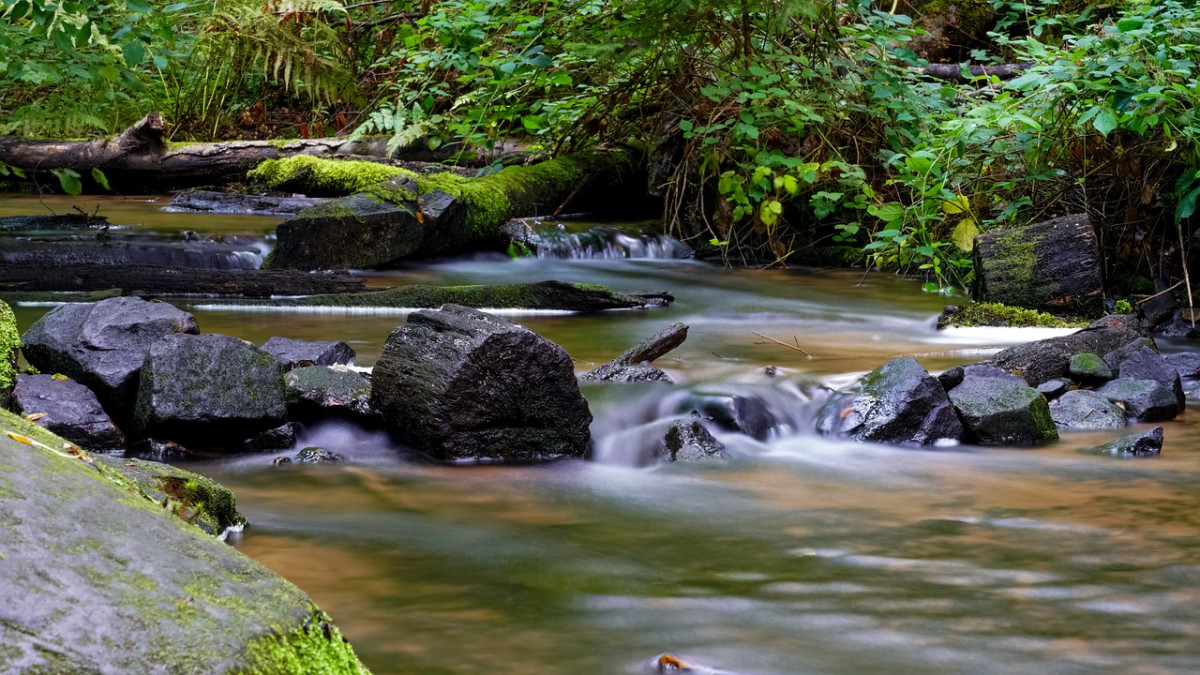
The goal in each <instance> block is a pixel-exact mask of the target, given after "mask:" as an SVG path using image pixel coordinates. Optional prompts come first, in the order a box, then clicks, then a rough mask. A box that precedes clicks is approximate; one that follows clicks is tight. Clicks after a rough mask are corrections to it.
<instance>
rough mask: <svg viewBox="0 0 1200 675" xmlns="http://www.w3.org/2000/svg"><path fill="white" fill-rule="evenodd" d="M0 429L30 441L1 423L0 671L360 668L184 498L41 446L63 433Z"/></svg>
mask: <svg viewBox="0 0 1200 675" xmlns="http://www.w3.org/2000/svg"><path fill="white" fill-rule="evenodd" d="M0 428H4V429H6V430H11V431H14V432H16V433H18V434H20V435H22V436H23V437H28V438H30V439H32V441H33V442H35V443H37V445H28V444H25V443H21V442H18V441H16V440H14V439H12V438H11V437H9V436H8V435H7V434H4V433H0V505H2V506H0V522H3V523H4V527H5V530H4V532H5V533H4V544H3V550H2V551H0V552H2V553H3V554H4V558H3V559H0V565H3V569H4V582H5V583H4V584H0V644H3V645H4V646H3V648H0V672H5V673H35V672H38V673H146V674H147V675H174V674H184V673H214V674H229V675H232V674H233V673H249V672H261V673H266V672H280V671H279V669H278V667H279V664H283V663H292V664H297V663H311V664H314V665H315V664H320V666H321V667H322V668H323V669H324V670H323V671H322V672H329V673H334V672H337V673H365V669H362V667H361V665H360V664H359V663H358V660H357V658H356V657H355V655H354V653H353V651H352V650H351V648H350V647H349V645H348V644H347V643H345V641H344V640H343V639H342V637H341V634H340V633H339V632H338V630H337V629H336V628H335V627H333V626H332V625H331V624H330V623H329V618H328V617H327V616H326V615H325V614H324V613H323V612H321V611H320V610H319V609H317V608H316V607H315V606H314V605H313V603H312V601H311V600H309V598H308V597H307V596H306V595H305V594H304V593H303V592H302V591H300V590H299V589H298V588H296V587H295V586H293V585H292V584H290V583H288V582H287V581H286V580H284V579H283V578H282V577H280V576H279V575H277V574H275V573H274V572H271V571H270V570H268V569H267V568H266V567H264V566H263V565H261V564H259V563H257V562H255V561H253V560H251V559H250V558H248V557H246V556H245V555H243V554H241V553H240V552H238V551H237V550H236V549H234V548H233V547H231V546H229V545H227V544H224V543H222V542H220V541H217V540H216V539H215V538H213V537H211V536H209V535H207V534H204V533H203V532H202V531H201V530H200V529H198V528H197V527H195V526H193V525H190V524H188V523H187V522H186V521H185V519H183V518H180V517H179V516H182V515H185V513H187V512H188V509H187V507H182V508H180V509H176V508H175V506H176V505H181V504H182V502H179V501H177V500H174V499H172V500H168V501H167V505H168V506H169V507H171V508H169V509H164V508H163V506H162V505H161V504H162V502H156V501H155V500H154V499H153V497H152V495H151V494H150V493H144V492H142V491H141V485H140V484H139V483H138V482H137V481H136V480H135V479H132V478H130V477H128V476H126V475H125V474H124V473H123V472H119V471H116V470H114V469H113V468H112V467H110V465H109V464H108V463H106V462H107V460H105V459H104V458H101V457H94V456H90V455H86V454H85V455H84V457H86V459H85V460H81V459H80V458H77V457H75V456H64V455H62V454H58V453H56V452H52V451H50V450H47V449H46V448H47V447H48V448H56V447H62V445H61V444H62V443H63V440H62V439H61V438H58V437H55V436H53V435H52V434H50V433H49V432H47V431H45V430H44V429H41V428H39V427H37V426H35V425H33V424H28V423H26V422H24V421H23V420H20V419H19V418H17V417H15V416H13V415H11V414H7V413H4V412H0ZM43 446H45V447H43ZM88 460H90V461H88ZM115 461H117V462H121V463H122V464H124V461H122V460H115ZM122 468H123V467H122ZM130 468H131V469H133V468H137V467H130ZM163 469H164V470H165V469H166V468H165V467H163ZM166 475H170V474H166ZM186 475H187V476H189V478H184V483H185V485H186V483H188V482H191V481H195V480H196V479H197V478H198V477H195V476H194V474H186ZM154 480H156V479H153V478H151V481H154ZM163 494H166V493H165V492H164V493H163Z"/></svg>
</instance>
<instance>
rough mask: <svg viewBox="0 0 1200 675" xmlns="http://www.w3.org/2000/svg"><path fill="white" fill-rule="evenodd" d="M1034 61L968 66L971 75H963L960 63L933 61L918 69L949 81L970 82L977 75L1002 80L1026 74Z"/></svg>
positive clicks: (928, 74)
mask: <svg viewBox="0 0 1200 675" xmlns="http://www.w3.org/2000/svg"><path fill="white" fill-rule="evenodd" d="M1032 65H1033V64H1032V63H1001V64H997V65H994V66H979V65H975V66H967V71H968V72H969V73H971V76H970V77H964V76H963V65H962V64H959V63H931V64H929V65H928V66H926V67H924V68H919V69H917V70H918V71H919V72H920V73H921V74H922V75H926V76H928V77H932V78H934V79H936V80H946V81H948V82H970V81H971V80H972V79H974V78H976V77H982V76H987V77H988V78H991V77H993V76H994V77H998V78H1000V79H1001V80H1011V79H1013V78H1015V77H1019V76H1021V75H1023V74H1025V71H1027V70H1029V68H1030V67H1031V66H1032Z"/></svg>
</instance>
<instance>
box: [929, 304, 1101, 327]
mask: <svg viewBox="0 0 1200 675" xmlns="http://www.w3.org/2000/svg"><path fill="white" fill-rule="evenodd" d="M947 326H967V327H969V326H1010V327H1013V328H1030V327H1041V328H1086V327H1087V326H1088V322H1086V321H1078V320H1073V319H1071V320H1069V319H1060V318H1059V317H1057V316H1054V315H1052V314H1047V313H1045V312H1039V311H1037V310H1033V309H1025V308H1023V307H1012V306H1010V305H1005V304H1001V303H999V302H973V303H971V304H969V305H964V306H961V307H959V306H954V305H951V306H948V307H946V309H945V311H943V312H942V315H941V317H939V318H938V328H945V327H947Z"/></svg>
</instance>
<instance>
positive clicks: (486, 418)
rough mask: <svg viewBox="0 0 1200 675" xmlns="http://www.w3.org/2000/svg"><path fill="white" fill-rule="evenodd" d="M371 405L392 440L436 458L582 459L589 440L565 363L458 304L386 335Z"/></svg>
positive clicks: (533, 337)
mask: <svg viewBox="0 0 1200 675" xmlns="http://www.w3.org/2000/svg"><path fill="white" fill-rule="evenodd" d="M371 402H372V405H373V407H374V408H375V409H376V410H378V411H379V413H380V414H381V415H382V416H383V420H384V423H385V425H386V426H387V427H388V429H389V430H390V431H391V432H392V433H393V434H394V435H395V436H396V437H397V439H398V440H400V441H401V442H403V443H406V444H408V445H409V446H411V447H413V448H415V449H417V450H421V451H423V452H426V453H428V454H430V455H432V456H433V457H435V458H437V459H442V460H479V459H499V460H512V461H534V460H548V459H556V458H561V457H583V456H584V454H585V453H586V452H587V449H588V446H589V443H590V434H589V432H588V426H589V425H590V424H591V421H592V414H591V412H590V411H589V410H588V405H587V401H585V400H584V398H583V395H582V394H580V393H579V384H578V383H577V382H576V380H575V371H574V367H573V365H572V363H571V357H570V356H568V355H567V353H566V352H565V351H563V349H562V348H561V347H559V346H558V345H556V344H554V343H553V342H550V341H549V340H547V339H545V338H543V337H541V336H540V335H538V334H537V333H534V332H533V331H531V330H529V329H528V328H525V327H523V326H518V325H516V324H514V323H511V322H509V321H506V320H504V319H501V318H499V317H495V316H492V315H490V314H485V313H483V312H480V311H478V310H473V309H469V308H466V307H460V306H457V305H445V306H443V307H442V308H441V309H440V310H423V311H420V312H415V313H413V314H412V315H410V316H409V318H408V323H406V324H403V325H401V326H399V327H397V328H396V330H394V331H393V332H392V334H391V335H390V336H389V337H388V339H387V343H386V344H385V345H384V348H383V355H382V356H381V357H380V359H379V361H378V363H377V364H376V366H375V370H374V373H373V377H372V392H371Z"/></svg>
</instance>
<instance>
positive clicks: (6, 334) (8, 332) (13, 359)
mask: <svg viewBox="0 0 1200 675" xmlns="http://www.w3.org/2000/svg"><path fill="white" fill-rule="evenodd" d="M20 348H21V334H20V333H19V332H18V331H17V317H16V316H15V315H13V311H12V308H11V307H9V306H8V305H7V304H5V303H4V301H3V300H0V391H4V390H7V389H9V388H10V387H12V386H13V383H14V382H15V379H14V378H15V376H16V371H15V368H16V363H17V350H19V349H20ZM4 398H6V396H5V395H3V394H0V405H2V404H3V403H4V400H3V399H4Z"/></svg>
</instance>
